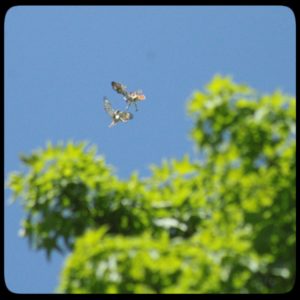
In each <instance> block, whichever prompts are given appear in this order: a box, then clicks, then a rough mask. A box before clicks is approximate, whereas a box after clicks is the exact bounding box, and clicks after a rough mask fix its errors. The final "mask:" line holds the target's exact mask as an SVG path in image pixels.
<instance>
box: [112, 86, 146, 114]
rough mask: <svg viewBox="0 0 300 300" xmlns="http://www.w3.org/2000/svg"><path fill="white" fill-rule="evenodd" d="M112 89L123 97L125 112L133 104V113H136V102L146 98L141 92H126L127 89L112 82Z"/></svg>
mask: <svg viewBox="0 0 300 300" xmlns="http://www.w3.org/2000/svg"><path fill="white" fill-rule="evenodd" d="M111 85H112V88H113V89H114V90H115V91H116V92H117V93H119V94H121V95H123V96H124V100H125V101H126V103H127V107H126V110H128V109H129V107H130V105H131V104H134V106H135V111H138V108H137V102H139V101H143V100H145V99H146V96H145V95H144V94H143V91H141V90H137V91H134V92H128V91H127V87H126V86H125V85H123V84H121V83H118V82H115V81H112V83H111Z"/></svg>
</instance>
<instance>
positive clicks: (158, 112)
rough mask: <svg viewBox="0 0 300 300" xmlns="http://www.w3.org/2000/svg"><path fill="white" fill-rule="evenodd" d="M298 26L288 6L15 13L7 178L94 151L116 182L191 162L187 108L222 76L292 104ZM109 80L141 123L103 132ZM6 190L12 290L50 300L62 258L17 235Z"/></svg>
mask: <svg viewBox="0 0 300 300" xmlns="http://www.w3.org/2000/svg"><path fill="white" fill-rule="evenodd" d="M295 61H296V54H295V19H294V15H293V13H292V11H291V10H289V9H288V8H287V7H284V6H274V7H272V6H266V7H264V6H257V7H255V6H251V7H247V6H240V7H239V6H237V7H234V6H232V7H230V6H227V7H225V6H211V7H210V6H186V7H182V6H180V7H179V6H178V7H176V6H169V7H162V6H159V7H158V6H149V7H147V6H140V7H136V6H116V7H112V6H79V7H75V6H74V7H64V6H57V7H55V6H52V7H50V6H48V7H47V6H41V7H38V6H37V7H34V6H27V7H25V6H17V7H13V8H11V9H10V10H9V11H8V13H7V15H6V18H5V102H4V104H5V107H4V109H5V110H4V112H5V178H7V176H8V174H9V173H10V172H11V171H18V170H21V169H22V168H21V164H20V161H19V159H18V156H19V154H20V153H26V154H29V153H31V151H32V150H34V149H37V148H41V147H44V146H45V145H46V142H47V141H52V142H53V143H56V142H58V141H68V140H70V139H72V140H73V141H76V142H77V141H82V140H87V141H89V142H90V143H91V144H94V145H97V147H98V153H99V154H102V155H104V157H105V158H106V161H107V163H108V164H110V165H112V166H114V168H115V169H116V173H117V175H118V176H119V177H120V178H122V179H125V178H127V177H128V176H129V174H130V173H131V172H132V171H133V170H137V171H138V172H139V174H140V175H141V176H142V177H145V176H148V175H149V174H150V172H149V165H150V164H160V163H161V161H162V159H164V158H177V159H180V158H182V157H183V155H184V154H185V153H189V154H190V155H191V156H193V155H194V150H193V143H192V141H190V140H189V138H188V132H189V130H190V129H191V128H192V125H193V123H192V121H191V120H190V119H189V118H188V117H187V115H186V111H185V106H186V103H187V100H188V99H189V98H190V96H191V95H192V94H193V92H194V91H195V90H197V89H203V88H204V86H205V85H206V84H207V83H208V82H209V81H210V80H211V79H212V77H213V76H214V75H215V74H217V73H219V74H222V75H231V76H232V77H233V79H234V80H235V81H236V82H238V83H246V84H248V85H250V86H252V87H253V88H255V89H257V90H258V91H260V92H262V93H270V92H273V91H274V90H275V89H281V90H282V91H283V92H284V93H287V94H289V95H295V92H296V91H295V89H296V82H295V80H296V79H295V72H296V70H295ZM111 81H118V82H121V83H123V84H125V85H126V86H127V87H128V89H129V90H130V91H131V90H135V89H142V90H143V91H144V93H145V95H146V101H144V102H143V103H140V104H139V111H138V112H137V113H135V112H134V109H132V111H133V113H134V119H133V120H131V121H130V122H128V123H127V124H117V125H116V126H115V127H113V128H108V125H109V124H110V121H111V120H110V118H109V117H108V116H107V115H106V113H105V112H104V110H103V106H102V100H103V97H104V96H107V97H108V98H109V99H110V100H111V102H112V105H113V107H115V108H124V107H125V103H124V102H123V100H122V97H121V96H120V95H117V94H116V93H115V92H114V91H113V90H112V88H111ZM10 195H11V194H10V191H9V190H5V202H4V209H5V244H4V246H5V249H4V250H5V257H4V258H5V268H4V275H5V282H6V285H7V287H8V288H9V289H10V290H11V291H13V292H15V293H51V292H53V291H54V289H55V287H56V286H57V285H58V281H59V273H60V270H61V269H62V266H63V263H64V260H65V258H66V256H62V255H58V254H55V255H54V256H53V257H52V260H51V261H50V262H48V261H47V260H46V256H45V253H44V252H41V251H39V252H37V251H34V250H31V249H30V247H29V245H28V241H27V240H26V239H22V238H20V237H19V236H18V231H19V229H20V221H21V219H22V216H24V212H23V211H22V207H21V206H20V205H19V204H18V203H16V204H12V205H10V204H9V197H10Z"/></svg>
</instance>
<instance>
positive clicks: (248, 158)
mask: <svg viewBox="0 0 300 300" xmlns="http://www.w3.org/2000/svg"><path fill="white" fill-rule="evenodd" d="M295 107H296V99H295V98H293V97H289V96H286V95H283V94H282V93H281V92H280V91H276V92H275V93H273V94H271V95H260V94H258V93H257V92H256V91H255V90H254V89H251V88H250V87H248V86H247V85H241V84H237V83H235V82H233V81H232V79H231V78H230V77H222V76H219V75H217V76H215V77H214V78H213V80H212V81H211V82H210V83H209V84H208V85H207V86H206V89H205V91H204V92H200V91H197V92H195V93H194V94H193V95H192V97H191V99H190V100H189V102H188V104H187V110H188V114H189V115H190V116H191V117H192V118H193V120H194V124H195V125H194V128H193V129H192V131H191V133H190V136H191V138H192V139H193V140H194V141H195V143H196V145H197V147H198V150H199V152H198V154H199V159H198V160H196V161H193V162H191V161H190V159H189V157H188V155H185V156H184V157H183V159H182V160H169V161H163V162H162V164H161V166H155V165H152V166H151V172H152V174H151V176H150V177H149V178H146V179H141V178H139V176H138V174H137V173H133V174H132V175H131V177H130V178H129V179H128V180H124V181H122V180H120V179H119V178H117V176H115V174H114V171H113V169H112V168H111V167H109V166H107V165H106V163H105V160H104V158H103V157H102V156H97V155H96V148H95V147H91V148H89V146H88V144H87V143H79V144H74V143H71V142H69V143H68V144H67V145H66V146H64V145H63V144H59V145H56V146H53V145H51V144H50V143H49V144H48V145H47V147H46V148H45V149H41V150H38V151H34V152H33V153H32V154H31V155H27V156H26V155H22V156H21V160H22V161H23V163H24V164H25V165H26V166H27V167H28V170H26V171H25V172H18V173H12V174H11V176H10V179H9V182H8V186H9V188H10V189H11V190H12V191H13V198H14V199H17V198H19V199H20V200H21V201H22V204H23V206H24V209H25V211H26V217H25V219H24V220H23V225H22V232H21V233H22V235H23V236H25V237H27V238H28V240H29V242H30V244H31V245H32V246H33V247H35V248H37V249H44V250H45V251H46V253H47V255H48V257H50V256H51V253H52V252H53V251H55V250H57V251H60V252H65V251H71V254H70V255H69V256H68V258H67V260H66V263H65V266H64V268H63V270H62V273H61V281H60V284H59V287H58V288H57V291H58V292H61V293H65V292H67V293H219V292H221V293H276V292H286V291H288V290H290V289H291V288H292V286H293V284H294V279H295V256H296V253H295V243H296V234H295V231H296V225H295V223H296V221H295V219H296V215H295V214H296V212H295V202H296V189H295V183H296V170H295V160H296V141H295V137H296V126H295V124H296V123H295V121H296V109H295Z"/></svg>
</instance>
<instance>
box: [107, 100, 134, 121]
mask: <svg viewBox="0 0 300 300" xmlns="http://www.w3.org/2000/svg"><path fill="white" fill-rule="evenodd" d="M103 106H104V110H105V111H106V112H107V114H108V115H109V116H110V117H111V118H112V122H111V123H110V124H109V125H108V127H112V126H114V125H116V124H117V123H118V122H125V123H126V122H127V121H129V120H131V119H133V114H132V113H130V112H127V111H125V112H124V111H120V110H116V109H113V108H112V106H111V103H110V102H109V100H108V99H107V98H106V97H104V99H103Z"/></svg>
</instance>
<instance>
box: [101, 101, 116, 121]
mask: <svg viewBox="0 0 300 300" xmlns="http://www.w3.org/2000/svg"><path fill="white" fill-rule="evenodd" d="M103 106H104V110H105V111H106V112H107V113H108V114H109V115H110V116H111V117H113V115H114V110H113V108H112V106H111V104H110V102H109V100H108V99H107V98H104V100H103Z"/></svg>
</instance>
